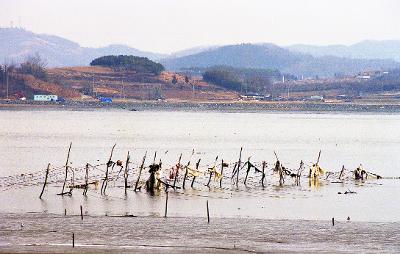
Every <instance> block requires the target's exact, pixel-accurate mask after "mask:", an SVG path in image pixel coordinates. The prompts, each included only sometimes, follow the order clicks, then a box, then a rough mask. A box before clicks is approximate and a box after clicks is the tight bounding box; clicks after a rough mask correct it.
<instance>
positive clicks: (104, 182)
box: [101, 144, 117, 194]
mask: <svg viewBox="0 0 400 254" xmlns="http://www.w3.org/2000/svg"><path fill="white" fill-rule="evenodd" d="M116 145H117V144H114V145H113V147H112V149H111V154H110V158H109V159H108V161H107V169H106V175H105V177H104V180H103V183H102V185H101V193H102V194H106V189H107V182H108V169H109V168H110V167H111V166H112V165H111V164H112V160H111V159H112V155H113V153H114V148H115V146H116Z"/></svg>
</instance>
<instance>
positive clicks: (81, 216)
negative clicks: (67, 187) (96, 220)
mask: <svg viewBox="0 0 400 254" xmlns="http://www.w3.org/2000/svg"><path fill="white" fill-rule="evenodd" d="M81 220H83V209H82V205H81Z"/></svg>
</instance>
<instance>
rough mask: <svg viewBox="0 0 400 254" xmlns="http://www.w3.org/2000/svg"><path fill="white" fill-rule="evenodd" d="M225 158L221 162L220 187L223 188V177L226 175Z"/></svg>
mask: <svg viewBox="0 0 400 254" xmlns="http://www.w3.org/2000/svg"><path fill="white" fill-rule="evenodd" d="M224 165H225V164H224V160H222V164H221V179H219V187H220V188H222V178H223V177H224Z"/></svg>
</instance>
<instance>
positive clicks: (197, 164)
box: [190, 159, 201, 188]
mask: <svg viewBox="0 0 400 254" xmlns="http://www.w3.org/2000/svg"><path fill="white" fill-rule="evenodd" d="M200 160H201V159H199V160H198V161H197V163H196V170H199V166H200ZM194 180H196V177H195V176H193V179H192V184H191V185H190V187H192V188H193V184H194Z"/></svg>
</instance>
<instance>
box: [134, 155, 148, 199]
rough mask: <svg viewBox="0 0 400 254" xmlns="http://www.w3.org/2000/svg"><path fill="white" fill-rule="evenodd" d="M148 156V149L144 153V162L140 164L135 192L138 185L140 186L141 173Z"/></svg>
mask: <svg viewBox="0 0 400 254" xmlns="http://www.w3.org/2000/svg"><path fill="white" fill-rule="evenodd" d="M146 156H147V151H146V152H145V153H144V156H143V160H142V164H141V165H140V169H139V175H138V178H137V180H136V183H135V190H134V191H135V192H136V191H137V189H138V186H139V180H140V175H141V174H142V170H143V167H144V162H145V161H146Z"/></svg>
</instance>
